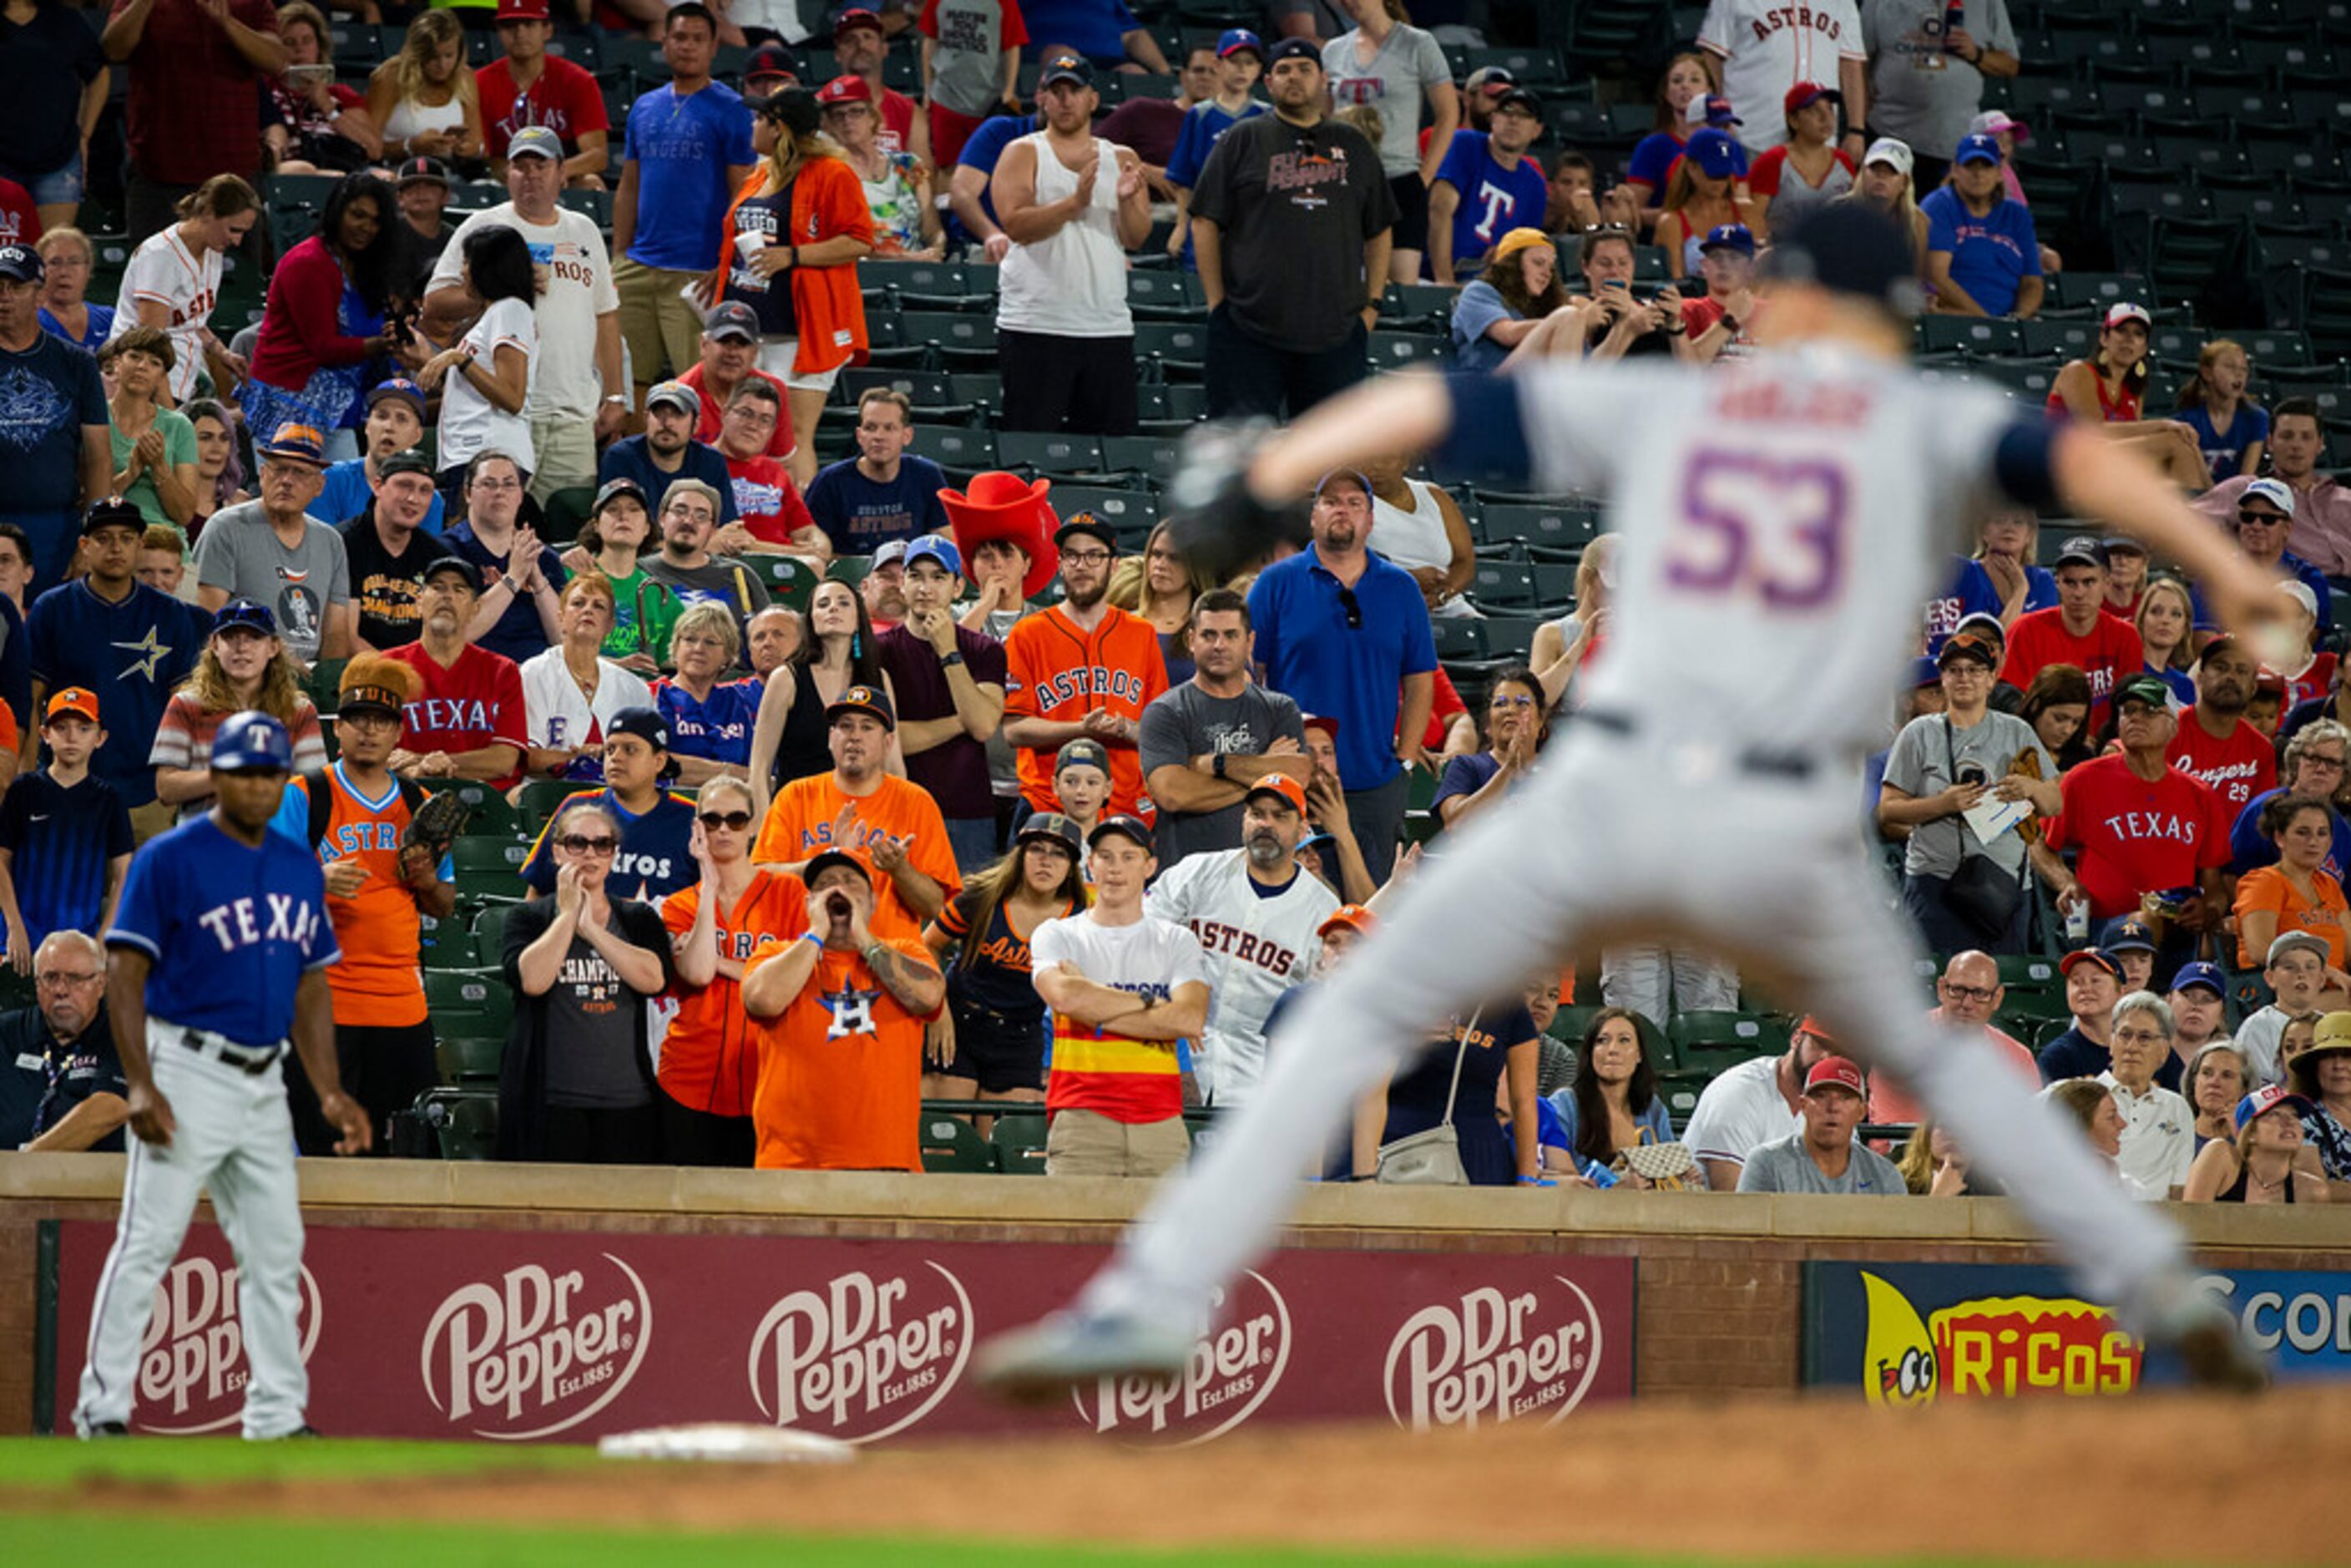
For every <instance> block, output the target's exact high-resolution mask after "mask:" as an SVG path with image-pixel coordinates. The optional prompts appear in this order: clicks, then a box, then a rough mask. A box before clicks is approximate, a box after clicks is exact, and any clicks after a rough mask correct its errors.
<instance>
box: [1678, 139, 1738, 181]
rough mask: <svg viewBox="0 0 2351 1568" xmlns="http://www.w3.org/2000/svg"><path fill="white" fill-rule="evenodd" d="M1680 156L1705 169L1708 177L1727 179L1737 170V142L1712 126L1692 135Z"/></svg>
mask: <svg viewBox="0 0 2351 1568" xmlns="http://www.w3.org/2000/svg"><path fill="white" fill-rule="evenodd" d="M1682 156H1683V157H1685V158H1687V159H1689V160H1690V161H1691V162H1694V163H1696V164H1697V165H1698V167H1699V168H1701V169H1703V170H1705V171H1706V172H1707V175H1708V178H1709V179H1715V180H1728V179H1729V178H1730V177H1731V176H1732V175H1733V174H1736V173H1738V172H1739V143H1737V142H1736V141H1732V140H1731V139H1730V137H1729V134H1728V133H1727V132H1724V131H1717V130H1715V129H1714V128H1713V127H1712V126H1708V128H1707V129H1705V130H1704V131H1698V132H1697V133H1695V134H1694V135H1692V136H1691V137H1690V139H1689V141H1688V143H1687V145H1686V146H1685V147H1683V149H1682Z"/></svg>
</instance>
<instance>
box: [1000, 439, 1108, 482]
mask: <svg viewBox="0 0 2351 1568" xmlns="http://www.w3.org/2000/svg"><path fill="white" fill-rule="evenodd" d="M996 460H997V462H998V463H999V464H1000V465H1003V466H1004V467H1006V468H1010V469H1015V470H1018V471H1020V472H1024V473H1027V474H1029V475H1030V476H1040V475H1041V476H1044V477H1046V478H1049V479H1058V478H1061V477H1064V476H1071V475H1076V474H1100V473H1102V472H1103V466H1102V442H1101V440H1100V439H1099V438H1098V437H1095V436H1092V435H1071V434H1061V433H1059V432H1045V431H1034V430H1006V431H999V432H998V434H997V437H996Z"/></svg>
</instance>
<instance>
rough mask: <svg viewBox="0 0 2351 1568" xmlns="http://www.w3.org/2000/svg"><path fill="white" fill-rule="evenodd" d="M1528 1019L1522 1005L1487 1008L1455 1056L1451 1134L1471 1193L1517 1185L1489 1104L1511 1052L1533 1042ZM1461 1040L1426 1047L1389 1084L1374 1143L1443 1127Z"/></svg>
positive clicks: (1507, 1144)
mask: <svg viewBox="0 0 2351 1568" xmlns="http://www.w3.org/2000/svg"><path fill="white" fill-rule="evenodd" d="M1536 1033H1537V1030H1536V1029H1535V1020H1534V1015H1533V1014H1532V1013H1530V1012H1529V1011H1527V1009H1526V1004H1525V1003H1523V1002H1514V1003H1512V1004H1510V1006H1508V1007H1503V1008H1488V1009H1485V1010H1484V1011H1483V1012H1482V1013H1480V1014H1479V1015H1478V1017H1477V1019H1476V1020H1475V1024H1474V1027H1472V1028H1471V1029H1470V1031H1469V1039H1468V1046H1467V1048H1466V1049H1462V1050H1460V1051H1458V1054H1459V1055H1460V1058H1461V1087H1460V1089H1459V1090H1458V1092H1455V1093H1454V1095H1453V1130H1454V1133H1455V1134H1456V1135H1457V1136H1458V1138H1459V1139H1460V1145H1461V1164H1462V1166H1464V1168H1466V1169H1467V1170H1468V1173H1469V1185H1470V1186H1510V1185H1511V1184H1512V1183H1514V1182H1516V1181H1517V1180H1518V1176H1519V1172H1518V1161H1517V1159H1516V1157H1515V1153H1514V1151H1513V1149H1512V1146H1511V1141H1510V1134H1509V1133H1507V1132H1506V1131H1504V1130H1503V1128H1502V1124H1500V1123H1499V1122H1498V1121H1496V1120H1495V1119H1494V1100H1495V1096H1496V1094H1497V1093H1498V1092H1499V1091H1500V1089H1501V1084H1502V1076H1503V1073H1504V1071H1506V1070H1507V1069H1508V1067H1509V1065H1510V1047H1512V1046H1514V1045H1519V1044H1522V1043H1524V1042H1525V1041H1527V1040H1532V1039H1534V1038H1535V1035H1536ZM1460 1040H1461V1035H1460V1033H1459V1032H1458V1030H1457V1031H1456V1032H1455V1034H1454V1035H1453V1037H1452V1039H1451V1040H1439V1041H1437V1042H1436V1043H1434V1044H1431V1045H1429V1046H1428V1047H1426V1049H1425V1050H1424V1051H1422V1052H1421V1055H1420V1058H1419V1060H1418V1061H1416V1062H1415V1063H1414V1064H1413V1066H1412V1067H1410V1068H1408V1069H1407V1070H1405V1071H1403V1072H1400V1073H1398V1074H1397V1075H1396V1076H1395V1078H1394V1079H1393V1080H1391V1081H1390V1082H1389V1083H1388V1123H1387V1128H1386V1130H1385V1131H1384V1133H1382V1134H1381V1135H1380V1141H1381V1142H1382V1143H1384V1144H1392V1143H1394V1142H1395V1141H1396V1140H1397V1139H1398V1138H1402V1137H1405V1136H1408V1135H1409V1134H1414V1133H1425V1132H1426V1131H1427V1130H1428V1129H1429V1128H1431V1127H1434V1126H1437V1125H1439V1124H1442V1123H1443V1122H1444V1120H1445V1100H1446V1094H1447V1091H1449V1090H1451V1089H1452V1086H1453V1059H1454V1056H1455V1054H1456V1050H1457V1047H1458V1045H1459V1043H1460Z"/></svg>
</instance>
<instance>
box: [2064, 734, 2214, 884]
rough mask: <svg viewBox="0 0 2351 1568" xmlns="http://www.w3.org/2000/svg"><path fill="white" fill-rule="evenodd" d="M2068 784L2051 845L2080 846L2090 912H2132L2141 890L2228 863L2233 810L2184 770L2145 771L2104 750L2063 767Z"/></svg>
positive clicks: (2185, 880)
mask: <svg viewBox="0 0 2351 1568" xmlns="http://www.w3.org/2000/svg"><path fill="white" fill-rule="evenodd" d="M2064 796H2065V803H2064V809H2063V810H2060V811H2059V812H2058V813H2057V815H2056V816H2054V817H2052V818H2051V819H2050V820H2049V822H2048V835H2049V847H2050V848H2051V849H2053V850H2078V851H2080V852H2081V853H2080V857H2079V860H2078V862H2077V863H2076V864H2075V866H2074V874H2075V875H2077V876H2079V877H2080V878H2081V881H2082V891H2083V892H2085V893H2086V894H2089V895H2090V915H2091V917H2092V918H2093V919H2096V920H2111V919H2112V918H2114V917H2115V916H2116V915H2135V914H2137V912H2138V904H2139V895H2140V894H2147V893H2161V892H2164V891H2165V890H2167V889H2169V888H2175V887H2192V886H2194V885H2195V884H2196V880H2197V873H2199V872H2200V871H2205V870H2208V869H2210V868H2211V867H2214V866H2220V865H2226V864H2227V863H2228V861H2229V829H2230V826H2231V823H2232V822H2233V821H2234V817H2233V815H2232V814H2231V812H2230V811H2229V810H2227V808H2225V807H2224V806H2222V805H2221V804H2220V797H2218V796H2217V795H2215V794H2214V793H2213V792H2212V791H2211V790H2210V789H2207V788H2205V787H2204V786H2203V785H2201V784H2199V783H2198V782H2197V781H2196V780H2195V779H2191V778H2189V776H2188V775H2187V774H2185V773H2181V772H2179V771H2177V770H2169V771H2167V772H2165V774H2164V775H2163V777H2162V778H2160V779H2141V778H2140V777H2138V776H2137V774H2135V773H2133V772H2132V771H2131V770H2130V764H2129V763H2128V762H2126V760H2124V758H2121V757H2119V756H2113V757H2099V758H2092V759H2091V760H2089V761H2087V762H2085V763H2083V764H2082V765H2081V766H2080V767H2078V768H2074V770H2073V771H2072V772H2071V773H2068V774H2066V775H2065V779H2064Z"/></svg>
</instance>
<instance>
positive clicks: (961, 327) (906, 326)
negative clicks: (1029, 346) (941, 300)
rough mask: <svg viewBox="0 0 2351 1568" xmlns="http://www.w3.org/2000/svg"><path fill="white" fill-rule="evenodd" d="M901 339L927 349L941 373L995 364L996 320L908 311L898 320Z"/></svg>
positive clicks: (934, 312)
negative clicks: (942, 371)
mask: <svg viewBox="0 0 2351 1568" xmlns="http://www.w3.org/2000/svg"><path fill="white" fill-rule="evenodd" d="M898 331H899V335H900V336H901V338H903V339H904V340H905V341H906V342H909V343H920V344H923V345H925V347H927V348H928V349H929V350H931V353H932V355H933V356H934V357H935V359H936V360H937V361H938V364H939V367H940V368H941V369H944V370H977V369H982V368H985V367H987V366H991V365H993V364H995V363H996V318H995V317H993V316H989V315H983V314H978V313H971V314H966V313H962V312H947V311H927V310H908V311H905V312H904V313H903V314H901V315H900V316H899V318H898Z"/></svg>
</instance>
